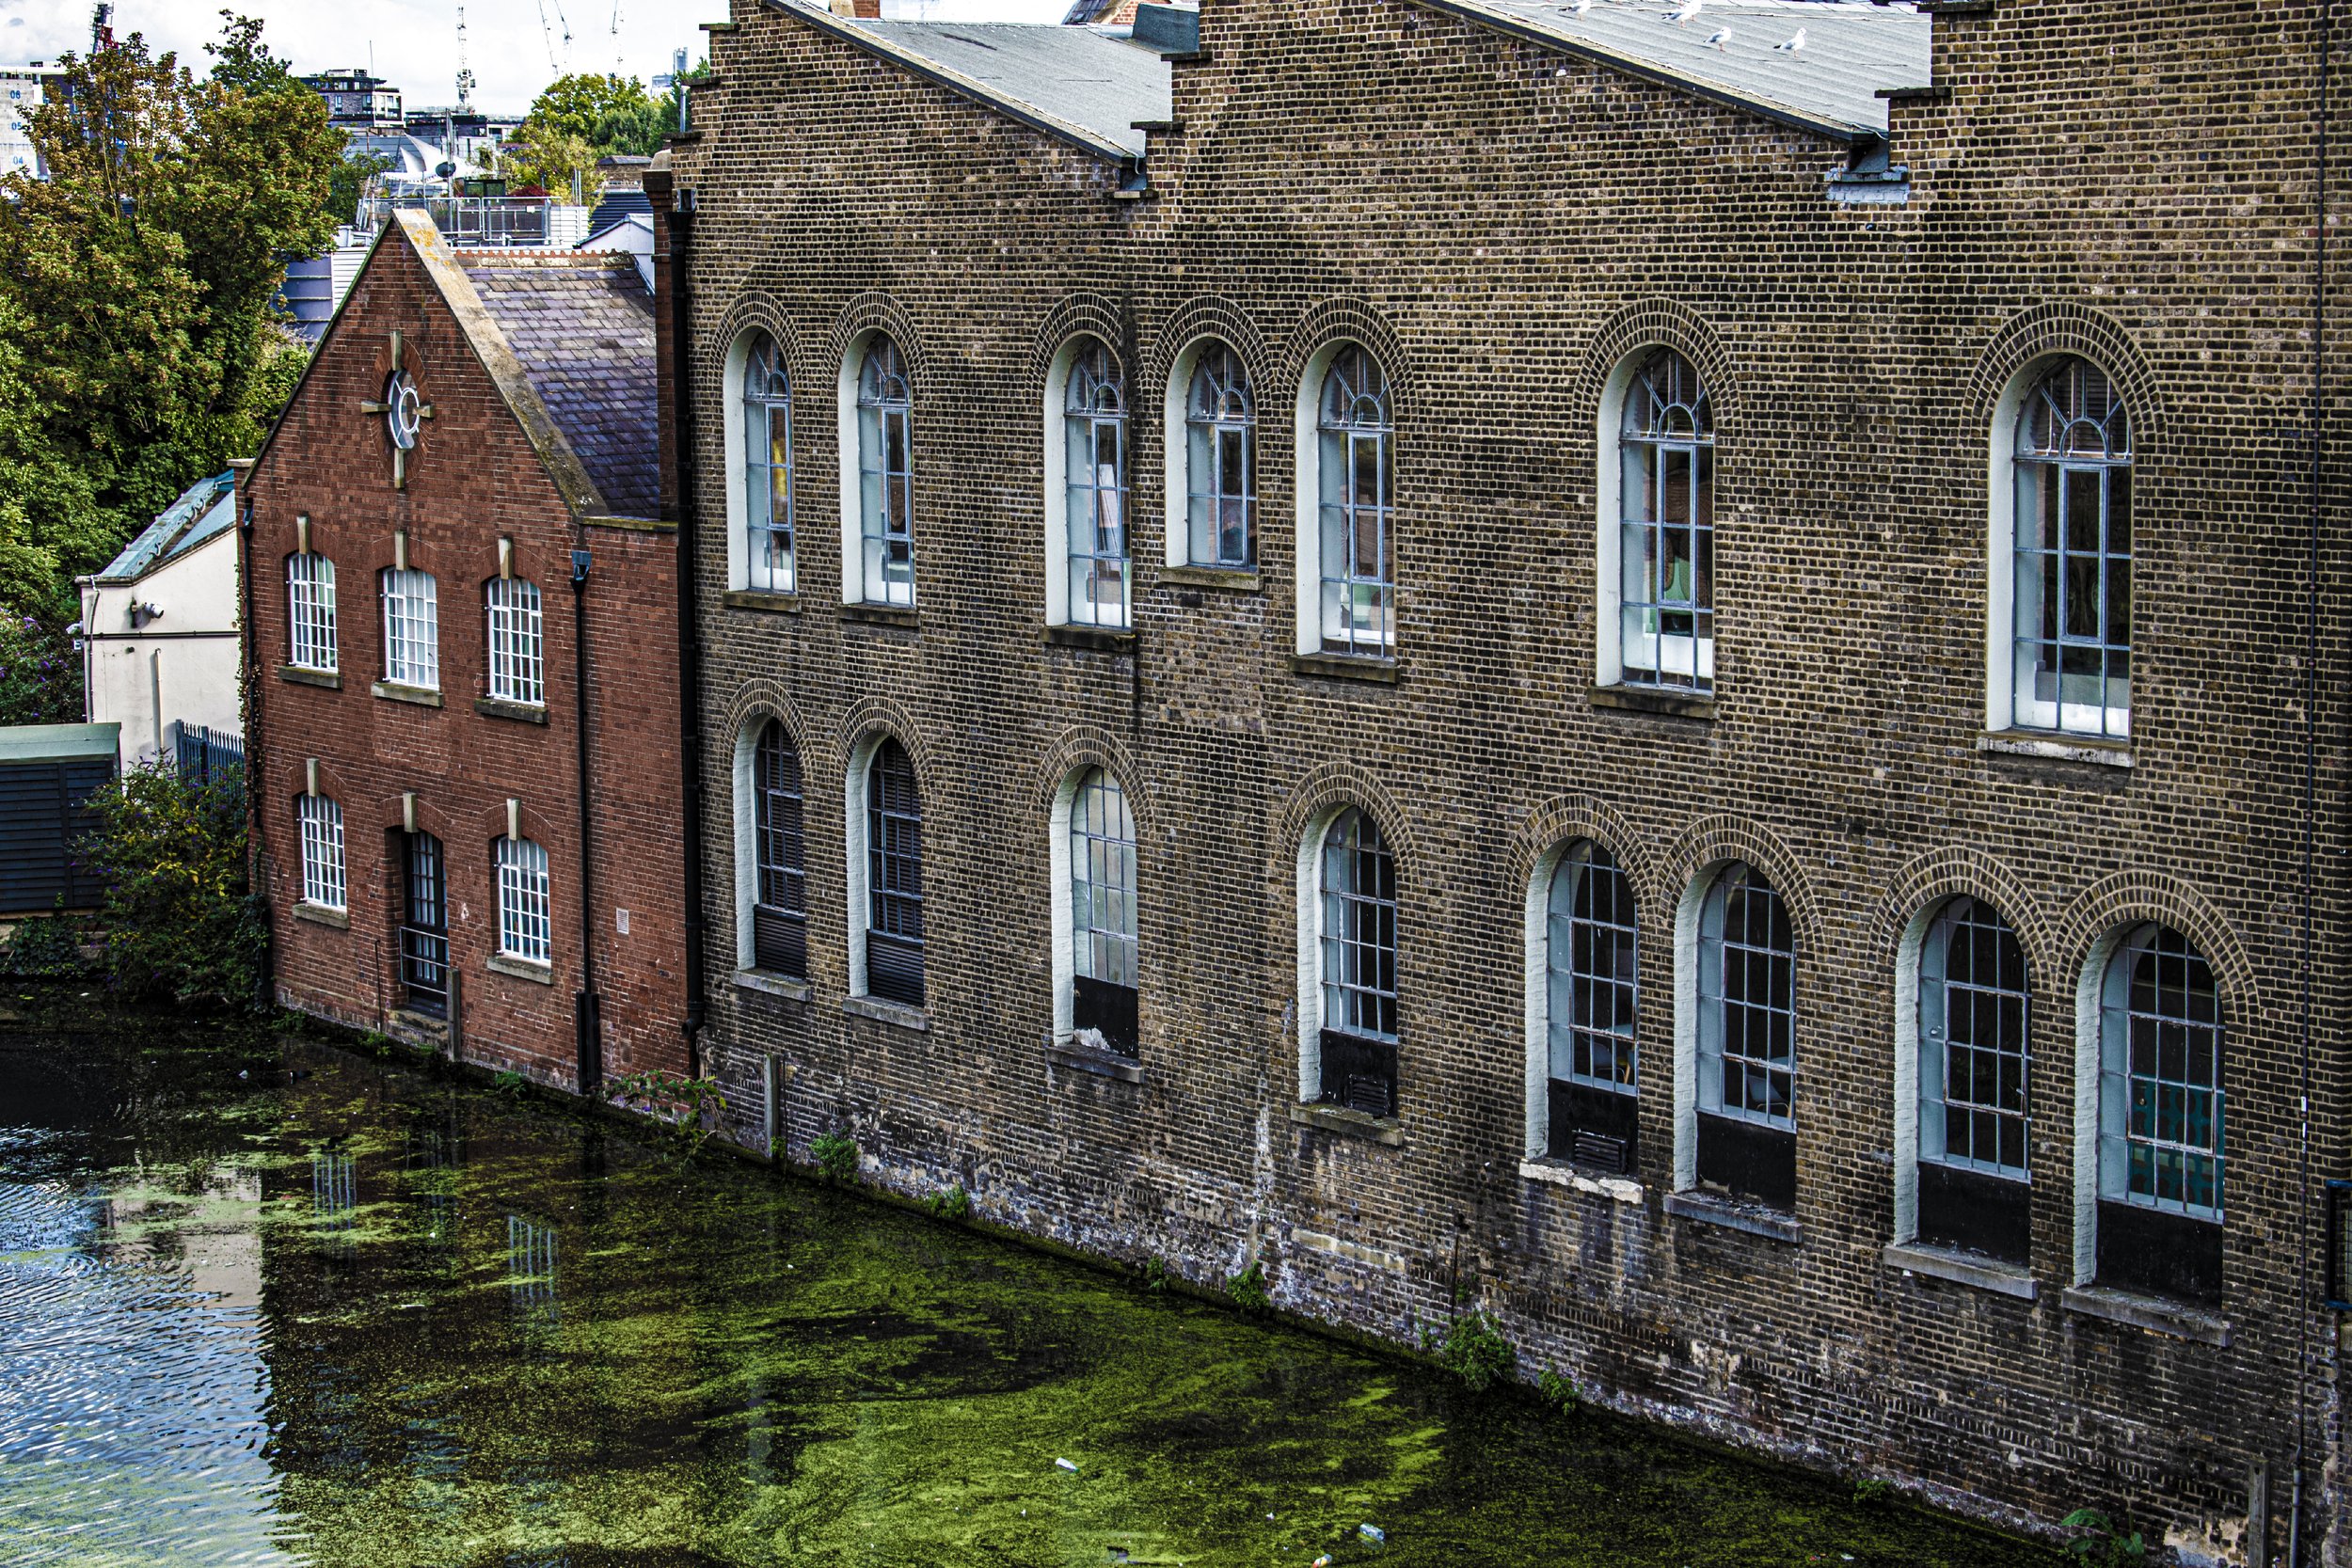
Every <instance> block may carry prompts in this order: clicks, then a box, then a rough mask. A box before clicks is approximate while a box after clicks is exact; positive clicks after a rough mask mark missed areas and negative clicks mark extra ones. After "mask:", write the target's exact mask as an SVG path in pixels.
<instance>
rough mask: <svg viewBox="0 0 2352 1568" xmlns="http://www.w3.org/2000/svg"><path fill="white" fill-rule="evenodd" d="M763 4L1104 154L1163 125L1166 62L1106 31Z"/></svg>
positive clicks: (1127, 152) (1118, 155)
mask: <svg viewBox="0 0 2352 1568" xmlns="http://www.w3.org/2000/svg"><path fill="white" fill-rule="evenodd" d="M773 3H774V4H776V5H779V6H781V7H783V8H785V9H787V10H789V11H791V12H793V13H794V14H795V15H799V16H803V17H806V18H807V19H808V20H809V21H811V22H812V23H814V24H817V25H818V26H819V27H821V28H824V29H825V30H826V31H828V32H834V33H838V34H840V35H842V36H843V37H845V38H848V39H850V40H851V41H852V42H856V43H859V44H862V45H864V46H865V47H866V48H867V49H870V50H872V51H873V52H874V53H876V54H878V55H882V56H884V57H885V58H888V59H894V60H896V61H898V63H899V64H901V65H904V66H908V67H911V68H912V69H914V71H916V72H917V73H918V74H920V75H924V76H928V77H930V79H932V80H933V81H937V82H940V83H942V84H943V85H945V86H946V87H953V88H955V89H957V90H959V91H961V92H964V93H967V94H969V95H970V96H972V97H975V98H977V99H979V100H980V101H981V102H983V103H991V104H993V105H995V106H996V107H998V108H1001V109H1005V110H1007V111H1009V112H1010V113H1011V114H1012V115H1013V116H1014V117H1015V118H1016V119H1025V120H1028V121H1029V122H1030V123H1032V124H1036V125H1039V126H1040V127H1041V128H1042V129H1045V130H1048V131H1051V132H1053V133H1055V134H1056V135H1061V136H1063V137H1064V138H1066V139H1068V140H1072V141H1075V142H1078V143H1079V144H1080V145H1081V146H1084V147H1087V148H1088V149H1089V150H1092V151H1094V152H1096V153H1098V154H1100V155H1102V156H1104V157H1108V158H1115V159H1120V160H1125V159H1131V158H1140V157H1141V156H1142V155H1143V133H1142V132H1140V131H1138V130H1136V128H1135V122H1136V120H1139V119H1154V120H1164V119H1168V113H1169V110H1168V62H1167V61H1166V60H1165V59H1163V58H1161V57H1160V54H1159V52H1158V51H1157V50H1155V49H1152V48H1149V47H1147V46H1145V45H1142V44H1137V43H1133V42H1130V41H1129V40H1127V39H1125V38H1123V37H1120V36H1118V35H1116V34H1113V33H1108V32H1098V31H1096V30H1094V29H1093V28H1089V27H1063V26H1057V25H1054V24H1045V23H1033V22H874V21H867V20H864V19H858V20H851V19H850V18H846V17H835V16H834V15H833V14H832V13H831V12H829V11H827V10H825V9H823V8H821V7H817V6H812V5H808V4H806V3H805V0H773Z"/></svg>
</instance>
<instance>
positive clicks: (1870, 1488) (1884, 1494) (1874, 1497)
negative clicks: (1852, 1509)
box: [1853, 1476, 1895, 1508]
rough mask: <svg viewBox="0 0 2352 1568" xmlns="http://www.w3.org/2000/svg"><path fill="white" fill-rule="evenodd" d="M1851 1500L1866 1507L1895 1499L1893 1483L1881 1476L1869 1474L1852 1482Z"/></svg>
mask: <svg viewBox="0 0 2352 1568" xmlns="http://www.w3.org/2000/svg"><path fill="white" fill-rule="evenodd" d="M1853 1500H1854V1501H1855V1502H1857V1503H1860V1504H1862V1505H1863V1506H1864V1507H1866V1508H1871V1507H1876V1506H1878V1505H1879V1504H1882V1503H1889V1502H1892V1501H1894V1500H1895V1483H1894V1482H1893V1481H1888V1480H1886V1479H1884V1478H1883V1477H1881V1476H1871V1477H1868V1478H1867V1479H1866V1480H1862V1481H1855V1482H1854V1483H1853Z"/></svg>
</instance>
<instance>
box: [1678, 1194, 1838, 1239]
mask: <svg viewBox="0 0 2352 1568" xmlns="http://www.w3.org/2000/svg"><path fill="white" fill-rule="evenodd" d="M1666 1212H1668V1213H1669V1214H1673V1215H1676V1216H1677V1217H1678V1218H1681V1219H1686V1220H1696V1221H1697V1222H1698V1223H1699V1224H1701V1225H1720V1226H1722V1227H1724V1229H1726V1230H1744V1231H1746V1232H1747V1233H1748V1234H1749V1235H1751V1236H1761V1237H1763V1238H1764V1239H1765V1240H1767V1241H1772V1242H1787V1243H1789V1244H1791V1245H1794V1244H1795V1243H1799V1242H1802V1241H1804V1231H1803V1230H1801V1229H1799V1228H1798V1226H1797V1217H1796V1216H1795V1215H1794V1214H1784V1213H1782V1212H1779V1211H1778V1210H1776V1209H1767V1208H1765V1207H1763V1206H1762V1205H1761V1204H1756V1203H1735V1202H1733V1201H1732V1200H1731V1199H1729V1198H1723V1197H1717V1196H1714V1195H1713V1194H1712V1193H1702V1192H1687V1193H1668V1194H1667V1195H1666Z"/></svg>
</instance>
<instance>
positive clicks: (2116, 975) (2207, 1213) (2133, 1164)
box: [2099, 925, 2224, 1220]
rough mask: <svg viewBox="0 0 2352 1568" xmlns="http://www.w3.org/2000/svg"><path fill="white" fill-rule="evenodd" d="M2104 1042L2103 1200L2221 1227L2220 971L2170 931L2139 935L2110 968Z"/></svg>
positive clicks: (2144, 929) (2142, 930)
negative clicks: (2217, 982) (2217, 973)
mask: <svg viewBox="0 0 2352 1568" xmlns="http://www.w3.org/2000/svg"><path fill="white" fill-rule="evenodd" d="M2105 991H2106V994H2105V997H2104V1006H2103V1016H2102V1020H2101V1032H2102V1035H2103V1040H2102V1052H2101V1056H2102V1060H2101V1070H2100V1116H2099V1172H2100V1183H2099V1184H2100V1192H2101V1194H2102V1195H2103V1196H2106V1197H2110V1198H2114V1199H2116V1200H2118V1201H2121V1202H2123V1203H2128V1204H2133V1205H2136V1206H2138V1207H2141V1208H2147V1209H2153V1210H2158V1211H2161V1212H2168V1213H2176V1214H2185V1215H2188V1216H2190V1217H2192V1218H2197V1219H2205V1220H2218V1219H2220V1218H2221V1212H2222V1210H2221V1189H2222V1174H2223V1164H2224V1156H2223V1153H2222V1124H2223V1107H2224V1091H2223V1087H2222V1076H2221V1069H2222V1052H2221V1044H2222V1037H2221V999H2220V994H2219V992H2218V990H2217V988H2216V986H2215V984H2214V976H2213V969H2212V967H2211V966H2210V965H2209V964H2207V963H2206V961H2205V958H2204V956H2203V955H2202V954H2201V953H2200V952H2198V951H2197V949H2196V947H2195V946H2194V945H2193V944H2191V942H2189V940H2188V939H2187V938H2186V937H2185V936H2183V935H2181V933H2180V932H2178V931H2175V930H2173V929H2171V928H2170V927H2165V926H2156V925H2147V926H2141V927H2137V929H2136V930H2134V931H2133V932H2132V933H2131V935H2130V937H2129V938H2128V939H2127V940H2126V941H2125V942H2124V943H2123V945H2122V950H2121V951H2120V952H2118V953H2117V955H2116V957H2115V959H2114V961H2113V962H2112V964H2111V965H2110V966H2109V969H2108V974H2107V976H2106V987H2105Z"/></svg>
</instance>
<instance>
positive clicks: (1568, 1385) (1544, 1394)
mask: <svg viewBox="0 0 2352 1568" xmlns="http://www.w3.org/2000/svg"><path fill="white" fill-rule="evenodd" d="M1535 1392H1536V1394H1537V1395H1538V1396H1539V1397H1541V1399H1542V1400H1543V1402H1545V1403H1546V1404H1548V1405H1550V1406H1551V1407H1552V1408H1553V1409H1555V1410H1558V1411H1559V1412H1560V1413H1561V1414H1563V1415H1566V1414H1568V1413H1570V1412H1572V1411H1574V1410H1575V1409H1576V1407H1577V1406H1578V1405H1580V1404H1582V1403H1583V1402H1584V1391H1583V1390H1582V1389H1581V1388H1579V1387H1578V1386H1576V1380H1575V1379H1573V1378H1565V1377H1562V1376H1561V1375H1560V1374H1559V1373H1558V1372H1553V1371H1545V1372H1539V1373H1537V1374H1536V1377H1535Z"/></svg>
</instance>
